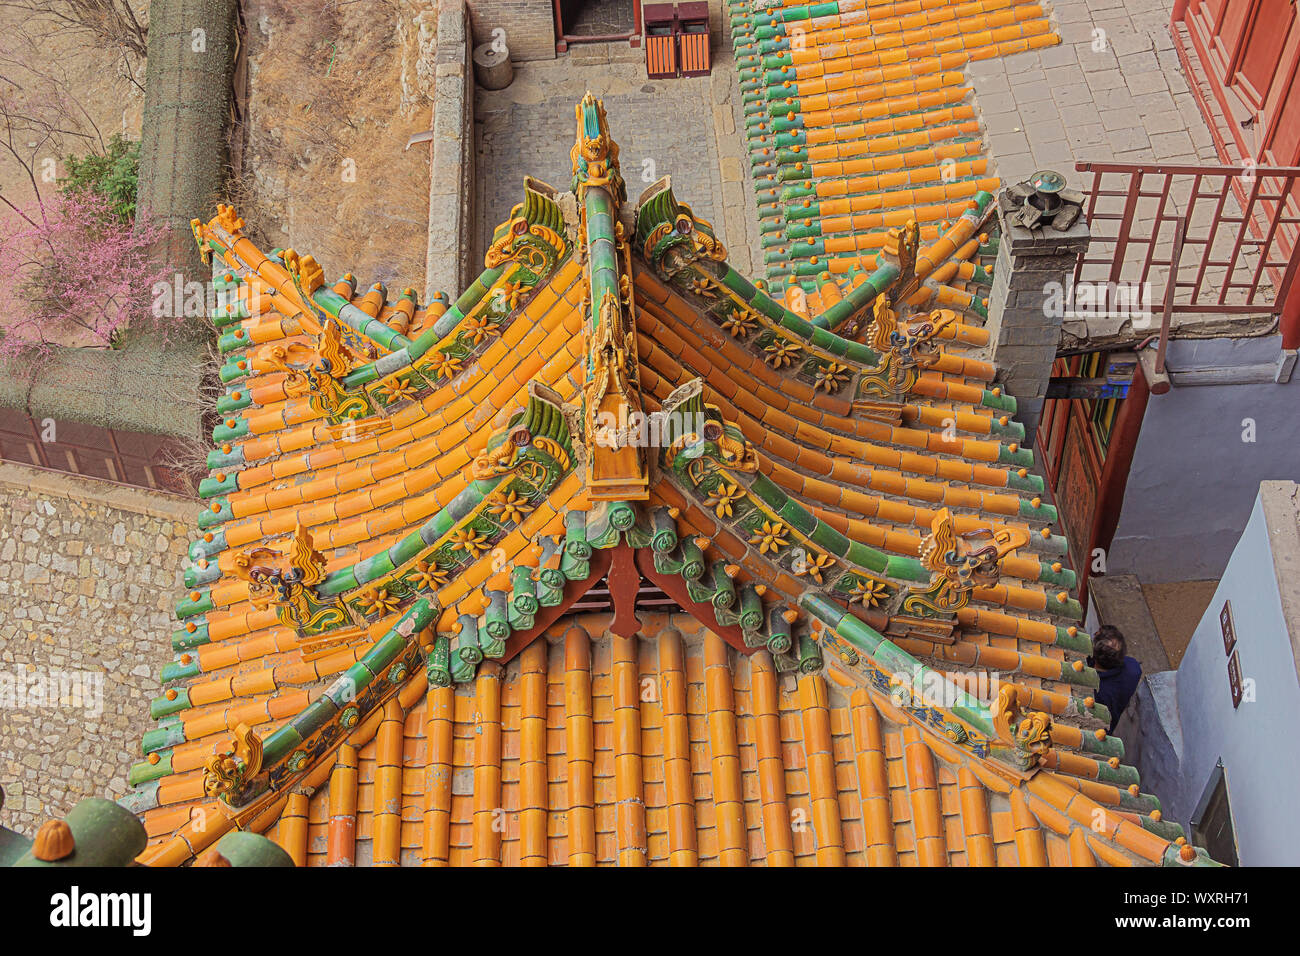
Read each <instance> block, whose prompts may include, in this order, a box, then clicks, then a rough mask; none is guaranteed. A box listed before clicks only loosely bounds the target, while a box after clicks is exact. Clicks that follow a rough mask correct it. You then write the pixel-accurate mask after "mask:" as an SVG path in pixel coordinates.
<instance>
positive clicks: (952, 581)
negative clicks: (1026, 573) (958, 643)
mask: <svg viewBox="0 0 1300 956" xmlns="http://www.w3.org/2000/svg"><path fill="white" fill-rule="evenodd" d="M971 539H981V540H982V539H989V543H987V544H981V545H979V546H976V545H974V544H971V543H970V540H971ZM1028 543H1029V534H1028V532H1025V531H1021V530H1020V529H1018V528H1000V529H998V530H997V531H994V530H992V529H991V528H977V529H975V530H974V531H967V532H958V531H957V526H956V522H955V520H954V518H953V514H952V511H951V510H949V509H948V508H941V509H939V511H938V513H937V514H935V516H934V519H933V521H931V523H930V533H929V534H928V535H926V536H925V538H923V539H922V541H921V564H923V565H924V566H925V567H926V568H927V569H928V570H929V571H930V572H931V578H930V583H929V585H927V586H925V587H914V588H912V589H911V593H910V594H909V595H908V596H907V598H905V599H904V601H903V610H904V611H906V612H909V613H915V614H919V615H921V616H923V617H949V616H951V615H953V614H955V613H956V612H957V611H959V610H960V609H961V608H964V607H966V605H968V604H970V601H971V595H972V592H973V591H974V590H975V589H976V588H991V587H994V586H996V585H997V583H998V580H999V578H1000V577H1001V576H1002V559H1003V558H1005V557H1006V556H1007V555H1008V554H1010V553H1011V552H1012V551H1015V550H1016V549H1017V548H1022V547H1024V546H1025V545H1026V544H1028Z"/></svg>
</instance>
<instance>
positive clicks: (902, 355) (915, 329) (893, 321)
mask: <svg viewBox="0 0 1300 956" xmlns="http://www.w3.org/2000/svg"><path fill="white" fill-rule="evenodd" d="M872 315H873V318H872V322H871V327H870V329H869V330H868V333H867V344H869V345H870V346H871V347H872V348H873V349H875V350H876V352H878V353H879V354H880V359H881V361H880V364H879V365H878V366H877V367H876V368H874V369H870V370H866V371H864V372H863V376H862V382H861V384H860V385H859V386H858V394H859V395H878V396H881V397H884V398H898V397H900V396H901V395H904V394H906V393H908V392H910V391H911V390H912V387H913V386H914V385H915V384H916V382H917V379H919V378H920V377H921V371H922V370H923V369H929V368H933V367H934V366H935V365H936V364H937V363H938V362H939V360H940V359H941V358H942V357H943V356H942V354H941V353H940V352H939V346H938V344H937V343H936V342H935V341H934V340H935V338H937V337H938V335H939V333H940V332H942V331H943V330H944V329H946V328H948V326H950V325H952V324H953V323H955V322H956V321H957V314H956V313H955V312H952V311H950V310H947V309H935V310H934V311H933V312H931V313H930V314H929V316H928V317H927V318H926V320H925V321H924V322H922V323H921V324H920V325H910V324H906V323H905V322H900V321H899V318H898V313H897V312H896V311H895V310H894V309H893V308H892V307H891V304H890V297H889V296H887V295H880V296H877V297H876V301H875V304H874V305H873V306H872Z"/></svg>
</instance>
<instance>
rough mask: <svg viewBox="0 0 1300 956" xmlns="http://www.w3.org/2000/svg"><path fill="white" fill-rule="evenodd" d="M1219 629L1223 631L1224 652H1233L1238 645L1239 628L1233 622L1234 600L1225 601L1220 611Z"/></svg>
mask: <svg viewBox="0 0 1300 956" xmlns="http://www.w3.org/2000/svg"><path fill="white" fill-rule="evenodd" d="M1219 630H1221V631H1222V632H1223V653H1224V654H1231V653H1232V649H1233V648H1234V647H1236V646H1237V630H1236V628H1235V627H1234V626H1233V624H1232V602H1231V601H1224V602H1223V610H1221V611H1220V612H1219Z"/></svg>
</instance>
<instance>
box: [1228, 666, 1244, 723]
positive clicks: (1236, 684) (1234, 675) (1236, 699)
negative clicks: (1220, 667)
mask: <svg viewBox="0 0 1300 956" xmlns="http://www.w3.org/2000/svg"><path fill="white" fill-rule="evenodd" d="M1228 687H1230V688H1231V689H1232V709H1233V710H1236V709H1237V708H1238V707H1240V706H1241V696H1242V690H1241V657H1240V655H1238V653H1237V652H1236V651H1233V652H1232V656H1231V657H1229V658H1228Z"/></svg>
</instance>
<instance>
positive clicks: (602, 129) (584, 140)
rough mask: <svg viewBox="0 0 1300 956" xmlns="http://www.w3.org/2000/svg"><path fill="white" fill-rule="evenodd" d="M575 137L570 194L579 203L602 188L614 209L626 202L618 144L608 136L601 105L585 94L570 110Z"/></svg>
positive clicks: (572, 152) (606, 123)
mask: <svg viewBox="0 0 1300 956" xmlns="http://www.w3.org/2000/svg"><path fill="white" fill-rule="evenodd" d="M573 113H574V117H575V119H576V120H577V125H578V135H577V140H576V141H575V142H574V144H573V149H572V150H570V152H569V159H570V161H571V162H572V164H573V191H574V193H576V194H577V197H578V202H579V203H581V202H582V201H583V199H584V198H585V196H586V192H587V190H588V189H589V188H592V187H604V188H605V189H606V190H608V192H609V195H610V198H611V199H613V200H614V205H615V207H617V206H619V205H621V204H622V203H623V202H625V201H626V200H627V187H626V186H625V185H624V184H623V174H622V171H621V170H620V169H619V164H618V144H617V143H615V142H614V139H613V137H611V136H610V135H609V122H608V120H607V119H606V117H605V104H604V102H602V101H601V100H598V99H596V98H595V97H594V96H592V94H591V91H590V90H588V91H587V93H586V95H584V96H583V98H582V102H580V103H578V104H577V105H576V106H575V107H574V108H573Z"/></svg>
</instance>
